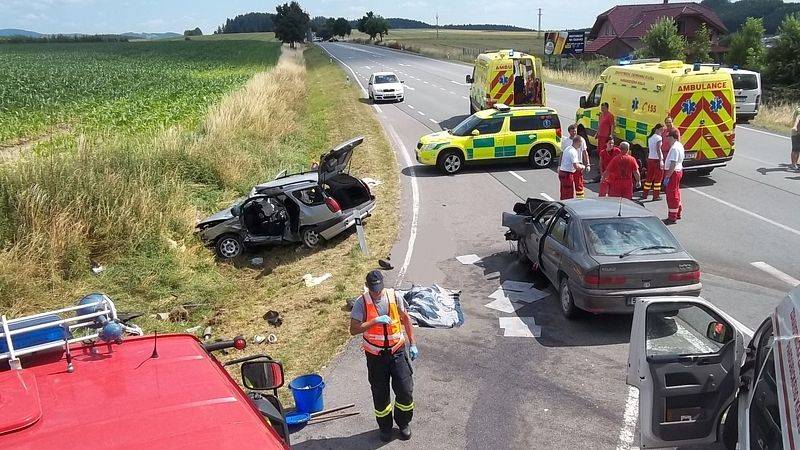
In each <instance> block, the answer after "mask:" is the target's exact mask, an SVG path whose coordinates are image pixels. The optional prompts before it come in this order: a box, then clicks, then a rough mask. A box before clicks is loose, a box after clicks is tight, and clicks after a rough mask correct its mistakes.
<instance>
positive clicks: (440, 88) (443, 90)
mask: <svg viewBox="0 0 800 450" xmlns="http://www.w3.org/2000/svg"><path fill="white" fill-rule="evenodd" d="M439 89H441V90H443V91H446V90H447V89H445V88H443V87H440V88H439Z"/></svg>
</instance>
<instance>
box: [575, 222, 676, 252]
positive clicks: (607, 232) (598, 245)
mask: <svg viewBox="0 0 800 450" xmlns="http://www.w3.org/2000/svg"><path fill="white" fill-rule="evenodd" d="M583 224H584V225H583V229H584V233H586V245H587V246H588V247H589V252H590V253H591V254H593V255H600V256H619V255H621V254H623V253H625V252H628V251H631V250H636V249H640V248H643V247H656V246H659V247H672V248H671V249H670V248H662V249H652V250H640V251H637V252H636V254H637V255H646V254H660V253H674V252H675V251H676V249H679V248H680V246H679V244H678V241H677V240H675V237H674V236H672V233H670V232H669V230H667V227H665V226H664V224H663V223H662V222H661V220H659V219H658V218H657V217H620V218H610V219H592V220H587V221H584V222H583Z"/></svg>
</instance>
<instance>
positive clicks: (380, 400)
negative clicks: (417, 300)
mask: <svg viewBox="0 0 800 450" xmlns="http://www.w3.org/2000/svg"><path fill="white" fill-rule="evenodd" d="M366 288H367V291H366V292H364V294H363V295H361V296H360V297H359V298H357V299H356V301H355V303H354V304H353V310H352V312H351V313H350V334H351V335H353V336H355V335H357V334H361V335H362V337H363V339H362V341H361V347H362V348H363V349H364V354H365V356H366V358H367V373H368V377H369V384H370V388H371V389H372V403H373V404H374V406H375V418H376V419H377V420H378V428H379V429H380V438H381V440H382V441H384V442H389V441H391V440H392V410H394V421H395V422H396V423H397V426H398V428H400V439H402V440H408V439H411V425H410V424H411V417H412V416H413V415H414V399H413V396H412V394H413V390H414V379H413V378H412V374H413V371H412V369H411V363H410V362H409V361H408V357H407V356H406V343H407V344H408V345H409V349H408V356H410V357H411V360H412V361H413V360H415V359H417V356H418V355H419V351H418V350H417V346H416V345H415V344H414V329H413V328H412V326H411V318H410V317H409V316H408V313H407V312H406V307H405V304H404V303H403V302H404V300H403V298H402V297H401V298H398V297H397V295H396V294H395V291H394V289H384V287H383V275H382V274H381V273H380V272H379V271H377V270H373V271H371V272H370V273H368V274H367V280H366ZM404 331H405V334H404V333H403V332H404ZM390 383H391V387H392V390H393V391H394V405H392V401H391V398H390V392H389V385H390ZM393 406H394V407H393Z"/></svg>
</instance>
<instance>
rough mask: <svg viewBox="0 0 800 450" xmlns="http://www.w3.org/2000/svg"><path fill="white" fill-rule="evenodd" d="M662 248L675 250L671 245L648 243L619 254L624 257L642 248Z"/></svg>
mask: <svg viewBox="0 0 800 450" xmlns="http://www.w3.org/2000/svg"><path fill="white" fill-rule="evenodd" d="M661 249H669V250H675V247H672V246H670V245H648V246H647V247H637V248H634V249H631V250H628V251H627V252H625V253H622V254H621V255H619V258H620V259H622V258H624V257H626V256H628V255H630V254H631V253H636V252H639V251H642V250H661Z"/></svg>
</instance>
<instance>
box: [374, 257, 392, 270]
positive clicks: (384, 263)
mask: <svg viewBox="0 0 800 450" xmlns="http://www.w3.org/2000/svg"><path fill="white" fill-rule="evenodd" d="M378 265H379V266H380V267H381V269H383V270H392V269H394V266H393V265H392V263H390V262H389V260H388V259H379V260H378Z"/></svg>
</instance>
